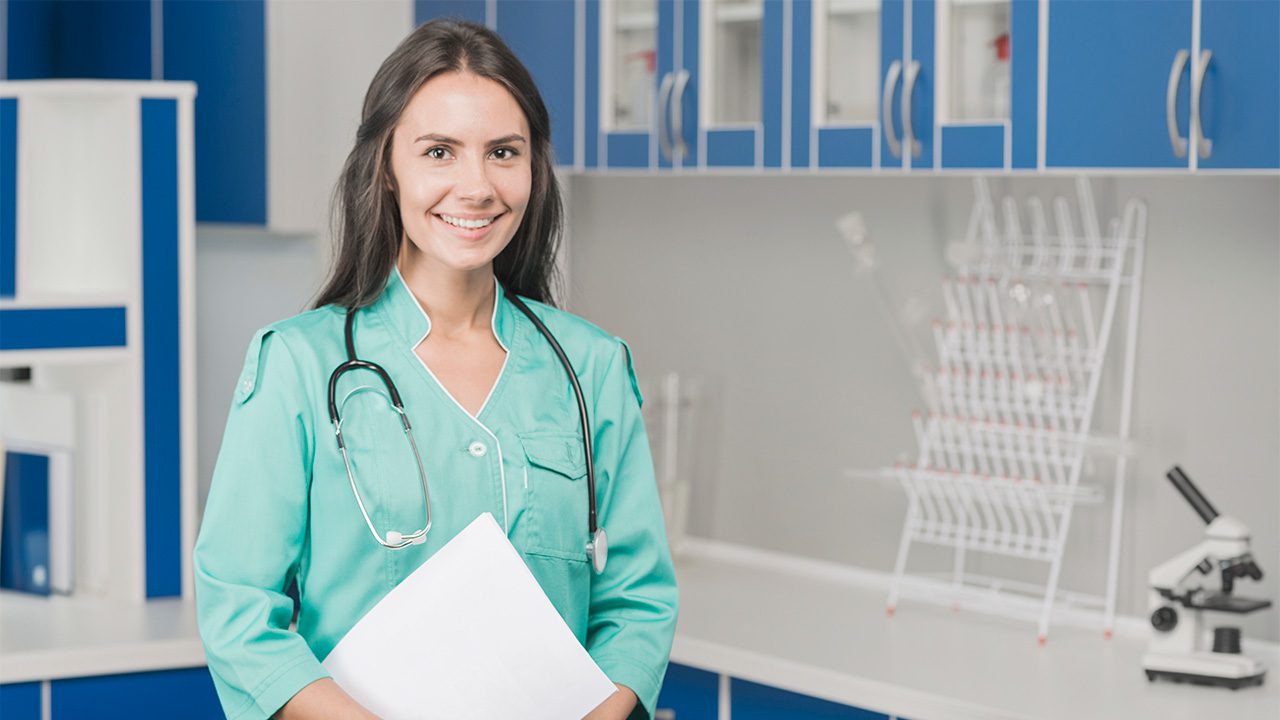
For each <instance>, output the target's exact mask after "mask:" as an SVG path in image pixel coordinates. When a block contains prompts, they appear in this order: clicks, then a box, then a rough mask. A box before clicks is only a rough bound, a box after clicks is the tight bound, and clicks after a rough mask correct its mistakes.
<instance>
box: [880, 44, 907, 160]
mask: <svg viewBox="0 0 1280 720" xmlns="http://www.w3.org/2000/svg"><path fill="white" fill-rule="evenodd" d="M901 74H902V63H901V62H899V61H897V60H894V61H893V62H891V63H889V70H888V71H887V72H885V74H884V91H883V94H882V95H881V96H880V116H881V118H880V119H881V122H882V123H883V124H884V139H885V140H886V141H887V142H888V143H889V152H891V153H893V156H894V157H902V145H901V143H899V142H898V136H897V134H895V133H894V132H893V89H894V87H896V86H897V85H898V76H899V75H901Z"/></svg>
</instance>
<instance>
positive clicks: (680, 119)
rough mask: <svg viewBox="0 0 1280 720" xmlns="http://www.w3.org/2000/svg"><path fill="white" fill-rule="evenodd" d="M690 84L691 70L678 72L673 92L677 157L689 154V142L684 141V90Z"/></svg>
mask: <svg viewBox="0 0 1280 720" xmlns="http://www.w3.org/2000/svg"><path fill="white" fill-rule="evenodd" d="M688 86H689V71H688V70H681V71H679V72H677V73H676V84H675V89H674V90H673V91H672V92H671V135H672V136H673V137H674V138H675V141H676V147H675V151H676V152H675V154H676V159H678V160H683V159H685V158H686V157H688V156H689V144H688V143H686V142H685V141H684V90H685V88H686V87H688Z"/></svg>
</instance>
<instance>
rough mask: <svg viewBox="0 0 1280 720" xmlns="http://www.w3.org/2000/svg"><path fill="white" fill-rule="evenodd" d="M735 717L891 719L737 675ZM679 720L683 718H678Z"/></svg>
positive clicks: (771, 719) (732, 694) (757, 719)
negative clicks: (761, 683) (747, 679)
mask: <svg viewBox="0 0 1280 720" xmlns="http://www.w3.org/2000/svg"><path fill="white" fill-rule="evenodd" d="M729 696H730V697H731V698H733V699H732V701H731V704H732V705H733V720H778V718H787V720H888V716H887V715H882V714H880V713H876V712H871V711H870V710H863V709H862V708H856V707H851V706H849V705H841V704H839V703H833V702H830V701H827V700H820V699H818V698H815V697H809V696H807V695H800V694H798V693H793V692H788V691H786V690H779V689H778V688H774V687H769V686H768V685H759V684H757V683H753V682H747V681H746V680H739V679H737V678H734V679H733V680H732V681H731V683H730V686H729ZM677 720H680V719H679V718H678V719H677Z"/></svg>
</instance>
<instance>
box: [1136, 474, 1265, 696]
mask: <svg viewBox="0 0 1280 720" xmlns="http://www.w3.org/2000/svg"><path fill="white" fill-rule="evenodd" d="M1166 477H1168V478H1169V482H1171V483H1173V486H1174V487H1175V488H1177V489H1178V492H1180V493H1182V497H1184V498H1186V500H1187V502H1188V503H1190V504H1191V507H1192V509H1194V510H1195V511H1196V513H1197V514H1198V515H1200V517H1201V518H1202V519H1204V521H1205V524H1206V527H1205V537H1204V540H1203V541H1202V542H1201V543H1200V544H1199V545H1196V546H1195V547H1193V548H1191V549H1190V550H1187V551H1186V552H1184V553H1182V554H1181V555H1178V556H1177V557H1175V558H1173V559H1172V560H1169V561H1168V562H1166V563H1164V564H1162V565H1160V566H1158V567H1156V568H1155V569H1154V570H1152V571H1151V574H1150V575H1149V576H1148V584H1149V585H1150V586H1151V591H1150V601H1149V602H1150V608H1151V626H1152V628H1154V630H1153V632H1152V636H1151V644H1150V646H1149V647H1148V648H1147V653H1146V654H1145V655H1143V657H1142V666H1143V668H1144V669H1145V670H1146V671H1147V680H1149V681H1153V680H1155V679H1156V678H1160V677H1162V678H1167V679H1170V680H1173V681H1175V682H1190V683H1195V684H1199V685H1220V686H1224V687H1229V688H1231V689H1232V690H1236V689H1239V688H1241V687H1244V686H1247V685H1261V684H1262V680H1263V676H1264V675H1265V674H1266V672H1267V668H1266V666H1265V665H1263V664H1262V663H1260V662H1258V661H1257V660H1254V659H1252V658H1249V657H1246V656H1244V655H1241V654H1240V628H1239V627H1235V626H1227V625H1223V626H1219V627H1214V628H1213V645H1212V647H1211V648H1206V645H1208V643H1207V640H1208V637H1207V635H1206V634H1205V632H1204V630H1205V627H1204V623H1205V613H1206V612H1214V613H1225V614H1228V615H1232V614H1236V615H1242V614H1244V613H1251V612H1254V611H1256V610H1262V609H1263V608H1267V607H1270V606H1271V601H1270V600H1255V599H1250V598H1243V597H1238V596H1235V595H1232V594H1231V593H1232V590H1234V588H1235V581H1236V579H1237V578H1246V577H1247V578H1252V579H1254V580H1261V579H1262V570H1261V568H1259V567H1258V564H1257V563H1256V562H1254V560H1253V556H1252V555H1251V554H1250V553H1249V528H1247V527H1245V525H1244V523H1242V522H1240V521H1239V520H1237V519H1235V518H1233V517H1231V516H1230V515H1219V514H1218V511H1217V510H1215V509H1214V508H1213V506H1212V505H1210V504H1209V501H1208V500H1207V499H1206V498H1205V496H1204V495H1202V494H1201V493H1200V491H1199V490H1198V489H1197V488H1196V486H1195V485H1194V484H1192V482H1191V478H1189V477H1187V475H1186V473H1184V472H1182V468H1180V467H1178V466H1176V465H1175V466H1174V467H1173V469H1172V470H1170V471H1169V473H1168V474H1167V475H1166ZM1215 571H1216V573H1217V575H1218V576H1219V577H1220V578H1221V583H1220V587H1219V588H1217V589H1215V588H1214V587H1212V586H1213V585H1216V584H1217V583H1213V582H1212V579H1213V574H1214V573H1215Z"/></svg>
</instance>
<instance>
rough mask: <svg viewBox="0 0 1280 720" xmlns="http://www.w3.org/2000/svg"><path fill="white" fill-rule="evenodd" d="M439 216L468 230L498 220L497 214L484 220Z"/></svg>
mask: <svg viewBox="0 0 1280 720" xmlns="http://www.w3.org/2000/svg"><path fill="white" fill-rule="evenodd" d="M439 217H440V219H441V220H444V221H445V222H447V223H449V224H450V225H453V226H455V227H460V228H466V229H467V230H476V229H479V228H482V227H485V226H487V225H489V223H492V222H493V221H494V220H496V219H497V217H498V216H496V215H495V216H493V217H491V218H484V219H482V220H467V219H465V218H459V217H453V216H452V215H440V216H439Z"/></svg>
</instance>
